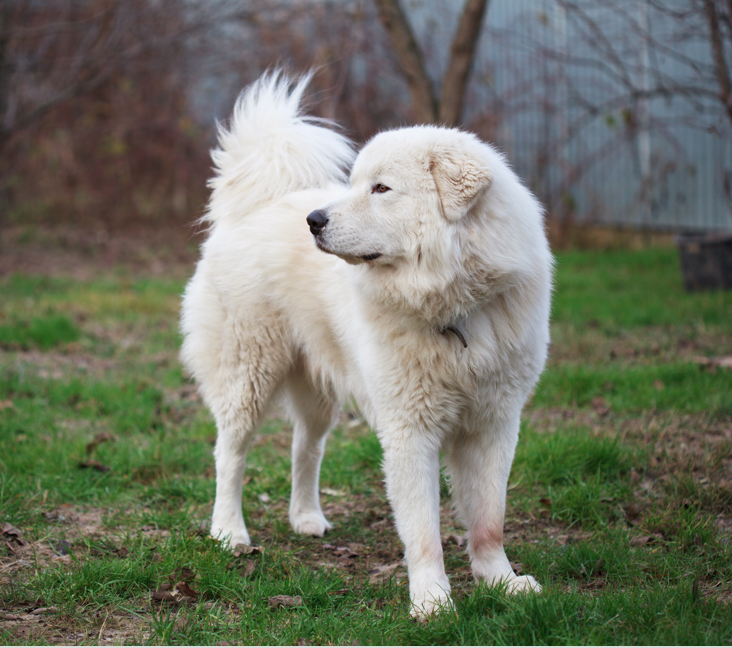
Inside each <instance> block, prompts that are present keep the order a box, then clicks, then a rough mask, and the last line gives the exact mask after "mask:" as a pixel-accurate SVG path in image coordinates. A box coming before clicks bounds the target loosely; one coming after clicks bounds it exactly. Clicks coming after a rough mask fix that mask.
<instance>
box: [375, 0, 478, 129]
mask: <svg viewBox="0 0 732 648" xmlns="http://www.w3.org/2000/svg"><path fill="white" fill-rule="evenodd" d="M488 4H489V0H466V3H465V6H464V8H463V12H462V14H461V17H460V21H459V24H458V28H457V31H456V33H455V37H454V39H453V42H452V46H451V48H450V60H449V63H448V66H447V70H446V72H445V75H444V77H443V81H442V88H441V94H440V96H439V97H438V96H437V94H436V93H435V91H434V89H433V86H432V82H431V80H430V77H429V74H428V73H427V69H426V67H425V64H424V57H423V56H422V53H421V51H420V49H419V45H418V44H417V41H416V39H415V37H414V34H413V32H412V29H411V27H410V25H409V22H408V20H407V18H406V16H405V15H404V12H403V10H402V8H401V6H400V5H399V0H376V6H377V8H378V11H379V17H380V19H381V22H382V24H383V25H384V28H385V29H386V31H387V33H388V34H389V37H390V39H391V42H392V46H393V48H394V53H395V55H396V57H397V60H398V61H399V64H400V66H401V68H402V70H403V72H404V75H405V77H406V80H407V85H408V87H409V92H410V94H411V97H412V104H413V108H414V113H415V116H416V118H417V120H418V121H420V122H434V121H439V122H441V123H443V124H446V125H448V126H454V125H457V124H459V123H460V119H461V117H462V112H463V103H464V100H465V92H466V89H467V86H468V78H469V75H470V70H471V67H472V64H473V60H474V58H475V51H476V47H477V44H478V39H479V37H480V32H481V27H482V24H483V18H484V17H485V14H486V12H487V10H488Z"/></svg>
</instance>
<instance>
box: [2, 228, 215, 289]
mask: <svg viewBox="0 0 732 648" xmlns="http://www.w3.org/2000/svg"><path fill="white" fill-rule="evenodd" d="M201 240H202V237H201V236H200V235H196V234H195V233H194V232H193V230H191V229H190V228H188V227H186V226H184V225H181V226H180V227H175V226H171V225H170V224H168V225H165V226H161V227H160V228H144V229H143V228H136V229H128V230H126V231H115V232H110V231H108V230H106V229H103V228H97V229H93V230H92V229H88V228H82V227H72V226H63V227H62V226H58V227H49V226H40V225H39V226H20V225H17V226H10V227H5V228H3V230H2V232H0V250H1V253H0V277H3V276H6V275H9V274H13V273H15V272H19V273H24V274H30V275H45V276H59V275H63V276H70V277H74V278H75V279H79V280H82V281H86V280H89V279H93V278H95V277H97V276H98V275H99V272H100V271H105V270H113V269H124V271H125V272H127V273H129V274H130V275H132V276H147V277H149V276H153V277H158V276H163V275H165V276H181V277H185V276H188V275H190V274H191V273H192V271H193V265H194V263H195V261H196V258H197V256H198V251H197V244H198V243H199V242H200V241H201Z"/></svg>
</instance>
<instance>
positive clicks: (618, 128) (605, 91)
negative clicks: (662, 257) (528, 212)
mask: <svg viewBox="0 0 732 648" xmlns="http://www.w3.org/2000/svg"><path fill="white" fill-rule="evenodd" d="M673 1H675V2H676V3H677V5H678V6H679V7H682V8H683V6H688V2H687V0H667V1H666V3H665V7H666V8H669V7H670V6H672V5H671V4H670V2H673ZM438 5H439V6H438ZM461 5H462V3H461V2H454V3H452V2H451V3H437V2H419V1H418V0H412V1H411V2H410V1H409V0H407V1H406V2H405V7H406V9H407V12H408V14H409V16H410V20H411V21H412V22H413V26H414V29H415V32H416V33H417V34H418V37H419V40H420V43H421V45H422V46H423V49H424V51H425V53H426V58H427V63H428V66H429V68H430V70H431V72H432V74H433V76H434V78H435V79H440V78H441V76H442V72H443V70H444V68H445V65H446V59H447V53H448V50H449V48H448V47H447V46H446V45H447V43H448V42H449V41H450V39H451V37H452V33H453V32H454V29H455V26H456V22H457V17H458V14H459V11H460V8H461ZM577 5H578V6H579V7H580V8H581V9H582V11H584V12H585V15H586V16H587V17H588V18H589V19H590V20H591V26H588V24H585V23H583V22H582V21H581V20H577V14H572V13H571V10H570V11H569V12H568V11H567V10H565V9H563V8H562V6H561V5H560V4H559V3H557V2H555V1H552V0H492V2H491V4H490V6H489V12H488V17H487V21H486V28H485V31H484V33H483V35H482V37H481V42H480V47H479V54H478V58H477V60H476V65H475V67H474V77H473V80H472V82H471V87H470V91H469V97H468V104H467V114H466V124H467V125H468V126H469V127H470V128H473V129H475V130H478V131H479V132H481V134H483V135H484V136H486V137H490V138H491V139H493V140H494V141H495V143H496V144H497V145H498V146H499V148H501V149H502V150H504V152H505V153H506V154H507V156H508V158H509V159H510V161H511V162H512V164H513V165H514V167H515V168H516V170H517V171H518V173H519V174H520V175H521V176H522V177H524V178H525V179H526V181H527V183H528V184H530V185H531V187H532V189H534V191H536V193H537V194H539V195H540V196H541V198H542V199H543V200H544V202H545V203H546V204H547V205H548V206H549V208H550V210H551V211H552V213H553V214H554V215H555V216H557V217H560V218H561V217H567V216H571V218H573V219H574V220H575V221H585V222H603V223H614V224H619V225H633V226H639V227H649V228H660V229H674V230H732V210H731V205H730V198H729V191H730V189H729V185H730V178H732V146H730V144H731V143H732V128H730V125H729V119H728V118H727V117H726V115H725V114H724V111H723V107H722V105H721V103H719V102H718V100H716V99H715V98H713V97H701V96H700V97H696V98H695V99H694V100H693V101H691V100H688V99H684V98H683V97H679V96H673V93H669V94H668V95H667V96H656V97H653V98H646V99H643V98H635V99H633V100H630V99H628V98H627V95H628V92H627V88H628V87H632V88H635V89H636V90H638V89H641V90H643V89H651V88H652V87H655V84H656V83H657V78H656V77H655V76H653V75H652V74H650V73H649V71H648V70H649V69H651V70H653V69H658V70H659V72H660V73H661V74H663V75H664V83H666V84H667V85H668V86H672V85H673V84H674V83H675V84H677V85H678V84H681V83H691V82H692V81H693V79H691V78H690V74H691V72H692V66H690V65H689V63H688V59H694V60H697V61H699V62H700V63H701V64H702V65H704V66H707V67H706V68H705V70H706V71H707V72H708V71H709V70H708V69H707V68H709V66H711V62H712V61H711V48H710V45H709V43H708V42H707V40H706V35H705V32H704V24H703V22H700V23H699V25H697V28H698V29H697V32H696V33H695V34H692V35H691V36H689V34H688V33H687V34H686V35H685V36H683V37H681V36H680V35H679V25H678V24H675V23H674V21H673V20H672V19H671V18H669V16H668V15H666V14H665V13H664V12H662V11H657V10H654V8H653V5H651V4H650V3H647V2H646V1H645V0H636V1H633V2H630V1H626V2H622V1H621V0H596V1H594V2H592V1H590V0H577ZM692 27H693V26H692ZM593 28H596V29H598V30H599V31H598V32H597V33H593V31H592V29H593ZM641 28H643V30H646V29H647V30H648V31H647V33H648V34H649V38H652V39H653V40H654V41H655V43H656V45H654V46H653V47H650V48H649V47H648V41H646V43H645V46H644V38H643V37H642V36H641V32H642V30H641ZM685 29H687V30H690V27H689V25H686V26H685ZM664 48H668V49H667V50H666V49H664ZM619 70H624V74H626V75H627V78H625V79H623V78H620V77H622V75H619V74H618V71H619ZM692 76H693V75H692ZM707 76H709V75H707ZM651 77H652V78H651ZM711 87H713V86H711ZM623 95H625V96H626V100H625V101H623V100H622V96H623ZM580 124H581V125H582V126H581V127H580V126H579V125H580Z"/></svg>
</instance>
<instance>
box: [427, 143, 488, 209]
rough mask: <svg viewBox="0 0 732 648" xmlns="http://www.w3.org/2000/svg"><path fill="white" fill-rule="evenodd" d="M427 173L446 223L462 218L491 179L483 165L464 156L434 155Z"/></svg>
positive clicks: (479, 161)
mask: <svg viewBox="0 0 732 648" xmlns="http://www.w3.org/2000/svg"><path fill="white" fill-rule="evenodd" d="M430 171H431V173H432V177H433V178H434V180H435V185H436V186H437V193H438V194H439V196H440V202H441V203H442V211H443V213H444V214H445V218H447V220H449V221H456V220H458V219H459V218H460V217H462V216H464V215H465V214H466V213H467V212H468V210H469V209H470V208H471V207H472V206H473V204H474V203H475V201H476V200H477V199H478V197H479V196H480V195H481V194H482V193H483V192H484V191H485V190H486V189H488V188H489V187H490V186H491V181H492V180H493V174H492V173H491V170H490V169H489V168H488V166H487V165H486V164H485V162H483V161H482V160H479V159H477V158H475V157H472V156H468V155H464V154H457V155H456V154H444V155H435V156H434V157H433V158H432V159H431V160H430Z"/></svg>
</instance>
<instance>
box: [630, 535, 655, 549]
mask: <svg viewBox="0 0 732 648" xmlns="http://www.w3.org/2000/svg"><path fill="white" fill-rule="evenodd" d="M658 540H663V536H662V535H661V534H660V533H654V534H652V535H642V536H635V537H633V538H631V539H630V546H631V547H645V546H646V545H649V544H653V543H655V542H657V541H658Z"/></svg>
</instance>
